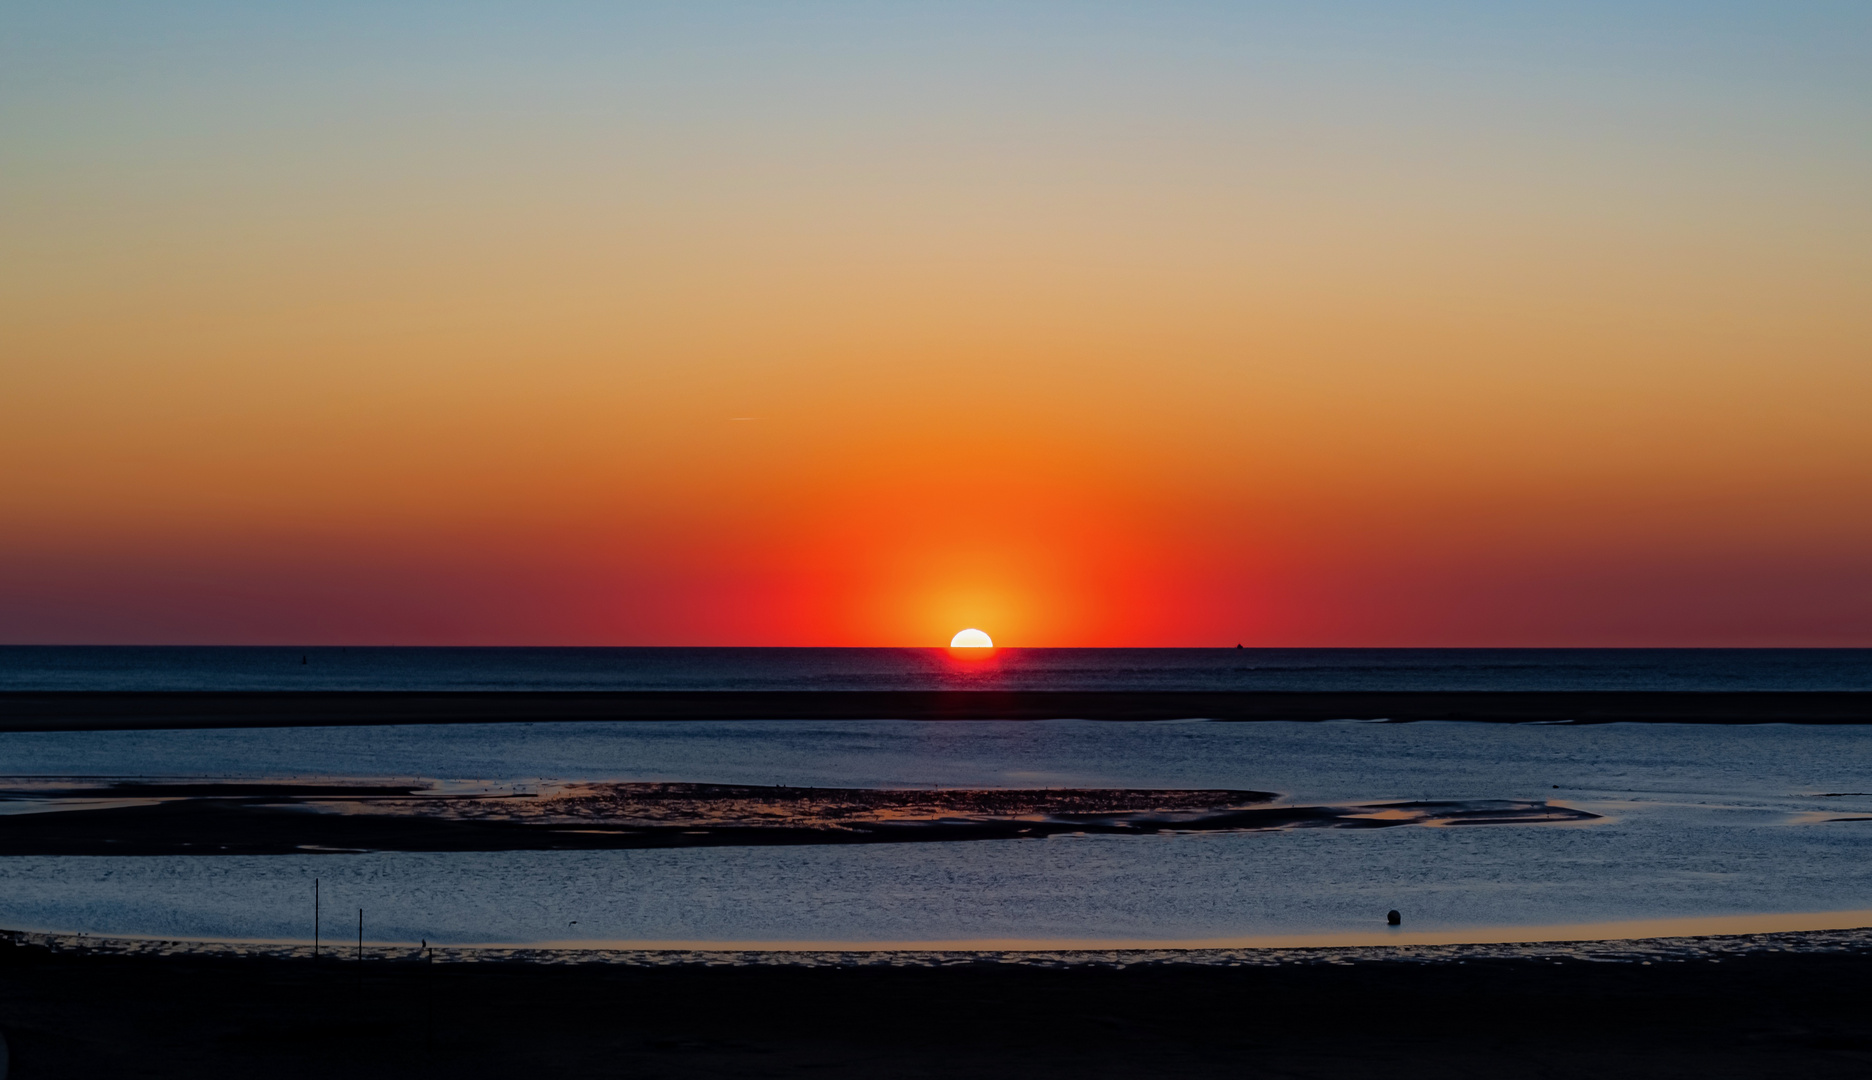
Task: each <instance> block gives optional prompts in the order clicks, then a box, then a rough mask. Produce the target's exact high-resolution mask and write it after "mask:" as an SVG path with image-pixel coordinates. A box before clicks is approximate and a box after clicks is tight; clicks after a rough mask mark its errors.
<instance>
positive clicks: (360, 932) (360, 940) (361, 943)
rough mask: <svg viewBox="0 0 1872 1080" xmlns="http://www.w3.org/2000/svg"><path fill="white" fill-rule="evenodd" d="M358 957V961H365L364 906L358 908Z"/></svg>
mask: <svg viewBox="0 0 1872 1080" xmlns="http://www.w3.org/2000/svg"><path fill="white" fill-rule="evenodd" d="M357 958H358V963H360V964H362V963H363V962H364V909H363V908H358V909H357Z"/></svg>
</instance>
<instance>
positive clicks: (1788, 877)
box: [0, 721, 1872, 942]
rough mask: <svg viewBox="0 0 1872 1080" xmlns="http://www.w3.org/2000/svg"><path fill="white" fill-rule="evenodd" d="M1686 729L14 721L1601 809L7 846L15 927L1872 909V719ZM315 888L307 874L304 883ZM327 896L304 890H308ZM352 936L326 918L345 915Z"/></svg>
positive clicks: (681, 931) (264, 931)
mask: <svg viewBox="0 0 1872 1080" xmlns="http://www.w3.org/2000/svg"><path fill="white" fill-rule="evenodd" d="M1869 734H1872V732H1868V731H1867V730H1865V729H1860V728H1839V727H1833V728H1828V727H1794V726H1780V725H1766V726H1753V727H1694V726H1677V725H1606V726H1593V727H1567V726H1558V727H1556V726H1498V725H1465V724H1412V725H1382V724H1354V723H1340V724H1211V723H1201V722H1188V723H1172V724H1112V723H1088V722H1072V721H1060V722H1044V723H1020V724H993V723H943V724H927V723H925V724H918V723H908V722H871V723H851V722H847V723H825V724H809V723H798V722H785V723H758V722H748V723H710V724H695V723H689V724H615V725H613V724H541V725H485V726H481V725H464V726H459V727H405V728H350V729H345V728H321V729H298V730H267V731H198V732H187V731H170V732H93V733H56V734H12V735H4V736H0V756H3V758H4V760H5V761H6V762H7V766H6V768H7V771H8V772H12V773H14V774H16V775H35V774H36V775H40V776H46V775H59V776H72V775H83V774H89V775H109V776H139V775H140V776H209V777H225V778H246V779H257V778H288V777H294V776H299V777H307V778H310V777H314V776H320V777H357V778H379V777H422V776H427V777H438V778H441V779H444V780H447V781H450V782H451V786H452V787H466V786H469V785H474V784H484V785H485V784H503V785H505V784H513V783H516V782H521V781H528V782H531V781H536V780H542V779H543V780H547V781H550V780H554V779H558V780H570V779H616V780H697V781H711V782H719V783H761V784H766V783H787V784H795V785H822V786H898V785H918V786H922V785H931V784H936V785H943V786H1020V787H1025V786H1034V785H1045V784H1055V785H1074V786H1104V785H1111V786H1139V787H1159V786H1161V787H1219V788H1220V787H1229V788H1255V789H1264V790H1273V791H1279V792H1281V793H1282V795H1283V798H1284V799H1286V800H1290V801H1296V802H1309V803H1310V802H1346V801H1377V800H1385V799H1549V798H1551V799H1555V800H1558V801H1562V802H1564V803H1565V804H1567V805H1571V806H1577V807H1580V808H1582V809H1585V810H1589V811H1591V812H1594V813H1600V814H1605V815H1607V816H1608V817H1609V818H1610V819H1611V820H1609V821H1607V822H1603V823H1595V824H1594V825H1593V826H1592V827H1590V828H1574V827H1545V826H1534V827H1516V826H1489V827H1485V828H1446V829H1385V830H1376V831H1370V832H1367V831H1363V830H1358V831H1340V830H1301V831H1296V832H1280V833H1255V834H1241V835H1198V836H1173V837H1149V838H1129V837H1074V838H1054V839H1050V840H1038V841H990V842H981V843H965V844H915V845H879V846H865V847H861V848H777V849H761V848H715V849H700V850H685V851H620V852H579V853H574V852H565V853H552V852H531V853H475V854H456V855H424V854H380V855H346V856H322V857H315V856H274V857H255V858H247V857H227V858H83V859H46V858H36V857H35V858H8V859H0V926H9V927H16V928H42V929H69V930H88V931H91V932H94V933H146V934H174V935H178V936H200V937H240V938H297V937H309V936H310V933H309V929H310V915H309V911H310V908H309V902H302V901H305V897H306V896H309V889H310V882H311V879H312V877H313V876H318V877H319V878H320V879H321V882H322V888H323V889H324V890H325V893H326V895H327V898H328V899H329V900H331V902H332V904H333V905H334V907H333V910H338V909H355V908H357V907H364V908H366V909H367V912H369V925H370V926H372V927H374V928H375V929H374V930H373V932H372V936H374V937H377V938H380V939H382V940H404V939H407V940H415V939H417V938H423V937H426V938H428V939H430V940H432V941H434V940H440V941H456V942H477V941H479V942H486V941H502V942H538V941H554V940H562V939H564V938H566V937H567V934H566V928H567V924H568V923H569V922H570V921H572V920H577V923H578V928H577V929H578V936H579V937H580V938H590V939H602V940H609V941H618V940H663V941H741V942H746V941H905V940H931V939H949V940H963V939H1051V938H1073V939H1079V938H1100V939H1104V938H1112V939H1154V940H1171V939H1210V938H1236V937H1252V936H1269V935H1273V936H1279V935H1292V934H1321V933H1328V934H1332V933H1356V932H1364V930H1365V928H1366V927H1368V926H1370V925H1371V924H1373V923H1374V921H1376V920H1382V918H1383V915H1384V912H1385V911H1386V910H1388V909H1390V908H1394V907H1395V908H1398V909H1400V910H1402V911H1404V913H1405V916H1406V920H1407V922H1406V926H1407V928H1408V929H1410V930H1412V931H1413V932H1416V931H1422V932H1445V931H1457V930H1461V929H1463V928H1471V929H1473V928H1478V927H1500V926H1534V925H1550V924H1562V923H1592V922H1604V921H1609V920H1632V919H1665V918H1681V917H1693V916H1694V917H1718V916H1723V917H1727V916H1742V915H1749V914H1755V913H1764V912H1822V911H1841V910H1847V909H1861V908H1864V907H1866V906H1867V898H1868V897H1872V858H1868V857H1867V856H1868V854H1872V821H1838V820H1833V819H1836V818H1851V817H1855V816H1872V796H1868V795H1850V794H1836V793H1851V792H1866V791H1868V790H1872V739H1868V735H1869ZM301 894H305V896H302V895H301ZM301 908H305V909H306V910H305V911H301V910H300V909H301ZM334 931H335V928H334Z"/></svg>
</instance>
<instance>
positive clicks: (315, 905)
mask: <svg viewBox="0 0 1872 1080" xmlns="http://www.w3.org/2000/svg"><path fill="white" fill-rule="evenodd" d="M318 911H319V908H318V878H313V879H312V959H314V960H317V959H318V922H319V916H318Z"/></svg>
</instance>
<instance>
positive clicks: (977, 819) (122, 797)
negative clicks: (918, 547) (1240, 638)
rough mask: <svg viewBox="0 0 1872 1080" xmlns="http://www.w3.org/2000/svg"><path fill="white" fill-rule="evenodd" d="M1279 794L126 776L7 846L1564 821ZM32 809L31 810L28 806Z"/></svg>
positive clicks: (874, 839)
mask: <svg viewBox="0 0 1872 1080" xmlns="http://www.w3.org/2000/svg"><path fill="white" fill-rule="evenodd" d="M1275 798H1276V796H1275V794H1274V793H1273V792H1266V791H1232V790H1174V789H1127V788H1054V789H967V788H935V789H901V788H900V789H890V788H802V787H784V786H773V787H754V786H748V785H734V784H683V783H577V784H564V785H558V786H556V787H553V788H549V789H547V790H545V791H538V792H512V793H504V794H491V795H490V794H479V793H477V794H459V793H451V792H448V791H432V790H428V789H424V788H422V787H420V786H408V787H394V786H385V785H381V784H371V785H344V784H334V783H313V784H290V783H278V784H260V783H229V784H214V783H208V782H200V781H191V782H184V783H146V782H120V783H115V784H105V785H86V786H82V787H49V786H44V785H41V786H36V787H23V788H12V789H0V801H6V802H9V803H12V804H13V806H14V809H15V812H11V813H7V814H4V815H0V856H5V855H276V854H289V853H306V852H311V853H340V852H360V851H457V852H460V851H571V850H579V851H589V850H619V849H636V848H677V847H720V846H729V845H735V846H749V845H754V846H770V845H800V844H863V843H933V842H957V841H971V840H1014V839H1039V838H1043V837H1048V836H1059V835H1073V834H1078V835H1094V834H1097V835H1125V836H1146V835H1156V834H1163V833H1195V832H1244V831H1265V830H1271V829H1293V828H1354V829H1381V828H1397V827H1401V826H1409V825H1440V826H1469V827H1474V826H1486V825H1530V824H1534V825H1538V824H1566V823H1574V822H1580V821H1589V820H1593V819H1595V818H1596V817H1597V815H1594V814H1591V813H1587V812H1586V811H1583V810H1578V809H1574V808H1572V807H1567V806H1564V805H1560V804H1556V803H1549V802H1531V801H1511V800H1482V801H1469V802H1460V801H1411V802H1385V803H1367V804H1346V805H1324V806H1276V805H1265V804H1268V803H1270V802H1272V801H1273V800H1274V799H1275ZM19 810H28V811H30V812H18V811H19Z"/></svg>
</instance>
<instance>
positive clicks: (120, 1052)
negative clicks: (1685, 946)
mask: <svg viewBox="0 0 1872 1080" xmlns="http://www.w3.org/2000/svg"><path fill="white" fill-rule="evenodd" d="M1330 955H1331V956H1332V957H1333V958H1335V962H1293V963H1284V964H1281V965H1278V966H1249V967H1223V966H1214V965H1198V964H1178V963H1174V962H1171V963H1161V962H1160V963H1152V964H1141V965H1130V966H1123V967H1121V966H1117V965H1115V964H1109V963H1107V964H1102V965H1099V964H1090V965H1087V964H1081V965H1073V966H1067V967H1063V968H1048V967H1043V966H1036V965H1023V964H1007V963H983V962H979V961H978V962H966V963H961V964H958V965H955V966H947V967H944V966H929V965H925V966H910V967H890V966H817V967H814V966H800V965H784V964H769V965H754V966H706V965H701V964H694V963H690V964H682V965H677V966H666V967H656V966H636V965H596V964H587V965H577V966H550V965H537V964H526V963H511V962H510V963H485V962H484V963H472V964H470V963H436V964H427V963H423V962H421V961H419V960H414V959H405V960H394V959H387V958H384V957H381V956H376V957H369V958H367V959H366V960H365V961H364V962H363V963H358V962H355V961H352V960H349V959H348V958H338V959H334V958H327V959H324V960H321V961H317V962H314V961H311V960H308V959H303V958H301V959H288V958H281V957H277V956H275V957H259V956H201V955H196V956H186V955H185V956H126V955H112V954H103V955H97V954H93V955H84V954H80V953H76V952H72V951H48V950H46V949H44V948H39V947H34V946H17V945H16V946H10V947H9V946H5V945H0V1029H3V1030H4V1032H5V1035H6V1038H7V1040H8V1042H9V1043H10V1045H11V1050H12V1061H13V1073H12V1075H13V1077H16V1078H19V1080H34V1078H41V1077H87V1078H89V1077H223V1076H227V1077H234V1076H239V1077H261V1076H264V1077H280V1078H293V1077H334V1076H342V1077H361V1078H370V1077H397V1078H411V1077H479V1076H547V1077H553V1076H648V1077H717V1076H722V1077H726V1076H736V1077H740V1076H834V1077H842V1076H851V1077H872V1076H908V1077H926V1076H927V1077H955V1076H1019V1077H1036V1078H1047V1077H1127V1078H1131V1077H1152V1076H1199V1077H1207V1076H1216V1077H1261V1076H1270V1077H1273V1076H1278V1077H1374V1078H1395V1080H1413V1078H1420V1077H1421V1078H1426V1080H1429V1078H1436V1080H1448V1078H1462V1077H1476V1078H1485V1080H1504V1078H1514V1077H1568V1078H1572V1077H1628V1076H1629V1077H1640V1076H1642V1077H1699V1078H1702V1077H1783V1076H1784V1077H1800V1078H1803V1080H1820V1078H1829V1077H1863V1076H1866V1075H1869V1074H1872V952H1868V951H1867V948H1866V946H1865V945H1864V944H1863V943H1861V944H1860V945H1859V946H1858V947H1856V948H1847V949H1843V950H1835V951H1832V952H1821V953H1800V952H1757V953H1746V952H1744V953H1740V954H1738V953H1735V952H1730V953H1727V954H1723V955H1715V954H1702V955H1700V956H1697V957H1696V958H1692V959H1685V960H1675V961H1673V960H1669V959H1664V958H1662V957H1659V958H1656V959H1654V960H1653V961H1652V962H1649V963H1646V962H1644V961H1641V960H1638V959H1630V960H1626V961H1624V962H1587V961H1583V960H1581V959H1579V958H1578V957H1576V956H1565V955H1563V956H1554V955H1535V954H1530V955H1528V956H1524V957H1519V958H1503V957H1486V956H1472V957H1470V958H1468V959H1466V960H1457V959H1445V960H1442V961H1439V962H1421V961H1409V960H1399V959H1377V958H1375V957H1382V956H1385V955H1395V954H1386V953H1384V952H1380V951H1375V952H1370V953H1363V954H1351V955H1352V956H1353V957H1354V958H1352V959H1348V954H1346V953H1345V952H1344V951H1343V950H1341V951H1336V952H1334V953H1332V954H1330ZM1357 956H1367V957H1374V958H1373V959H1363V960H1361V959H1356V957H1357Z"/></svg>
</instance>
